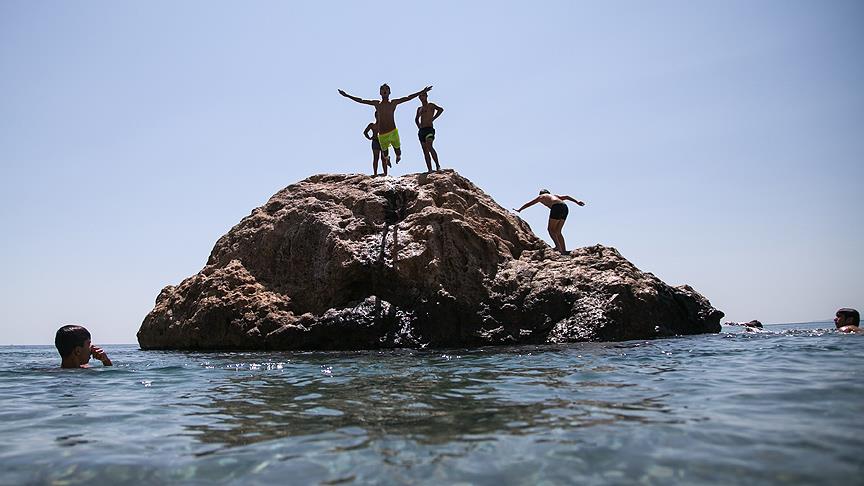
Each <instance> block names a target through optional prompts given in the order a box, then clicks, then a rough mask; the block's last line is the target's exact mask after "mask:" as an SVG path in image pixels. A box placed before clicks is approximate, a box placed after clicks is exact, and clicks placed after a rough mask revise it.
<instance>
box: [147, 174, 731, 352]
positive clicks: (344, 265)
mask: <svg viewBox="0 0 864 486" xmlns="http://www.w3.org/2000/svg"><path fill="white" fill-rule="evenodd" d="M721 317H723V313H722V312H720V311H718V310H716V309H714V308H713V307H711V305H710V303H709V302H708V300H706V299H705V298H704V297H702V296H701V295H700V294H699V293H697V292H696V291H695V290H693V289H692V288H690V287H688V286H681V287H670V286H668V285H666V284H665V283H663V282H661V281H660V280H659V279H658V278H656V277H655V276H654V275H652V274H650V273H645V272H642V271H640V270H639V269H637V268H636V267H635V266H633V265H632V264H631V263H630V262H628V261H627V260H626V259H625V258H624V257H622V256H621V255H620V254H619V253H618V252H617V251H616V250H615V249H614V248H608V247H603V246H600V245H597V246H593V247H588V248H581V249H577V250H574V251H573V252H572V255H569V256H562V255H559V254H557V253H556V252H555V251H554V250H552V249H551V248H549V247H548V246H547V245H546V244H545V243H544V242H543V241H542V240H540V239H539V238H537V237H536V236H535V235H534V233H532V232H531V229H530V228H529V227H528V225H527V224H526V223H525V222H524V221H522V220H521V219H519V218H518V217H517V216H515V215H513V214H511V213H510V212H508V211H507V210H505V209H503V208H502V207H501V206H499V205H498V204H496V203H495V201H493V200H492V198H490V197H489V196H488V195H486V194H485V193H484V192H483V191H482V190H480V189H479V188H478V187H476V186H475V185H474V184H472V183H471V182H470V181H469V180H467V179H465V178H464V177H462V176H460V175H459V174H457V173H455V172H453V171H443V172H438V173H432V174H419V175H406V176H402V177H400V178H372V177H369V176H365V175H357V174H347V175H341V174H340V175H316V176H313V177H310V178H308V179H306V180H304V181H301V182H299V183H297V184H293V185H291V186H288V187H287V188H285V189H283V190H282V191H280V192H279V193H277V194H276V195H274V196H273V197H272V198H270V200H269V201H268V202H267V204H265V205H264V206H262V207H260V208H258V209H255V210H254V211H252V214H251V215H249V216H248V217H246V218H244V219H243V220H242V221H240V223H239V224H238V225H237V226H235V227H234V228H232V229H231V231H229V232H228V234H226V235H225V236H223V237H222V238H220V239H219V241H217V242H216V246H215V247H214V248H213V251H212V253H211V254H210V258H209V260H208V261H207V265H206V266H205V267H204V269H202V270H201V271H200V272H199V273H198V274H197V275H193V276H192V277H189V278H187V279H186V280H184V281H183V282H182V283H181V284H180V285H178V286H176V287H174V286H169V287H165V288H164V289H163V290H162V292H161V293H160V294H159V297H158V298H157V299H156V307H155V308H154V309H153V310H152V311H151V312H150V314H149V315H147V317H146V318H145V319H144V322H143V324H142V325H141V329H140V330H139V331H138V342H139V343H140V345H141V347H142V348H143V349H342V350H347V349H371V348H388V347H423V346H426V345H430V346H435V347H445V346H481V345H490V344H518V343H560V342H572V341H610V340H615V341H617V340H628V339H649V338H657V337H663V336H672V335H676V334H697V333H706V332H719V331H720V318H721Z"/></svg>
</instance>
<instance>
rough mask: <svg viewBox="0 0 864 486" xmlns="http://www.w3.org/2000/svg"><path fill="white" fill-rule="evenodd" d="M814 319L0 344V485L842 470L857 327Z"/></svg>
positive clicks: (741, 476)
mask: <svg viewBox="0 0 864 486" xmlns="http://www.w3.org/2000/svg"><path fill="white" fill-rule="evenodd" d="M831 326H832V324H831V323H819V324H809V325H788V326H768V327H767V328H766V330H763V331H759V332H752V331H746V330H742V329H741V328H724V333H722V334H719V335H703V336H688V337H681V338H675V339H666V340H659V341H647V342H646V341H631V342H625V343H583V344H572V345H556V346H530V347H509V348H482V349H478V350H420V351H417V350H395V351H368V352H352V353H274V352H238V353H192V352H188V353H184V352H166V351H149V352H143V351H140V350H138V349H137V347H136V346H106V350H107V351H108V353H109V354H110V356H111V358H112V360H113V361H114V363H115V366H114V367H113V368H101V367H95V368H93V369H91V370H59V369H57V368H56V366H57V364H58V359H57V357H56V356H55V354H56V352H55V351H54V349H53V347H50V346H29V347H20V346H14V347H13V346H7V347H0V355H2V361H0V421H2V423H3V427H2V428H0V482H2V483H3V484H9V483H32V482H36V483H48V482H52V481H60V482H65V483H67V484H80V483H85V482H90V481H95V480H99V481H103V482H104V481H107V483H108V484H124V483H129V484H132V483H135V484H137V483H141V482H145V481H146V482H166V481H189V482H201V483H204V482H214V481H215V482H229V483H231V482H234V483H243V484H249V483H283V482H285V481H288V480H290V482H292V483H298V484H306V483H318V482H328V483H335V482H358V483H369V482H372V483H375V482H380V483H423V484H438V483H454V482H466V483H478V484H498V483H508V484H536V483H540V482H549V483H583V484H621V483H633V482H640V483H644V484H693V483H714V484H752V483H754V482H757V483H792V484H813V483H844V482H850V481H851V482H855V481H859V480H860V477H861V473H862V466H861V464H862V462H861V461H860V452H861V450H862V447H864V439H862V437H864V433H862V432H864V430H862V426H861V425H860V424H861V420H860V413H859V412H858V408H859V407H858V404H860V403H861V401H862V399H864V379H862V378H864V353H862V350H864V336H852V335H841V334H838V333H836V332H834V331H833V330H832V329H831Z"/></svg>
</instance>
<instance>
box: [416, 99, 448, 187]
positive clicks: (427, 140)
mask: <svg viewBox="0 0 864 486" xmlns="http://www.w3.org/2000/svg"><path fill="white" fill-rule="evenodd" d="M420 102H421V103H422V104H421V105H420V107H419V108H417V116H415V117H414V123H416V124H417V128H418V132H417V137H419V138H420V146H421V147H423V157H425V158H426V169H427V172H432V162H431V161H430V160H429V158H430V155H431V158H432V159H433V160H434V161H435V170H441V166H440V165H439V164H438V152H436V151H435V148H434V147H432V142H434V141H435V128H434V127H433V126H432V122H434V121H435V119H436V118H438V117H439V116H441V113H444V108H441V107H440V106H438V105H436V104H435V103H429V102H428V96H427V95H426V93H420Z"/></svg>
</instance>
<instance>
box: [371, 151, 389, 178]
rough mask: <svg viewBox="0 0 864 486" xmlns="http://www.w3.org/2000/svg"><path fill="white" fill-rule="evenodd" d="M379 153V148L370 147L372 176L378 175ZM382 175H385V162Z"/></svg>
mask: <svg viewBox="0 0 864 486" xmlns="http://www.w3.org/2000/svg"><path fill="white" fill-rule="evenodd" d="M380 155H381V150H376V149H372V171H373V174H372V175H373V176H377V175H378V157H379V156H380ZM384 175H387V164H386V163H385V164H384Z"/></svg>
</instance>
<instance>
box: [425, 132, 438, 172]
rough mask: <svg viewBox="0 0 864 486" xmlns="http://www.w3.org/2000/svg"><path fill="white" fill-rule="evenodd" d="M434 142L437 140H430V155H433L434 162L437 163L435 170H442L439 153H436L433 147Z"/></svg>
mask: <svg viewBox="0 0 864 486" xmlns="http://www.w3.org/2000/svg"><path fill="white" fill-rule="evenodd" d="M434 141H435V139H433V138H430V139H429V153H430V154H432V160H434V161H435V170H441V164H439V163H438V152H436V151H435V147H433V146H432V142H434ZM427 164H428V162H427Z"/></svg>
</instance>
